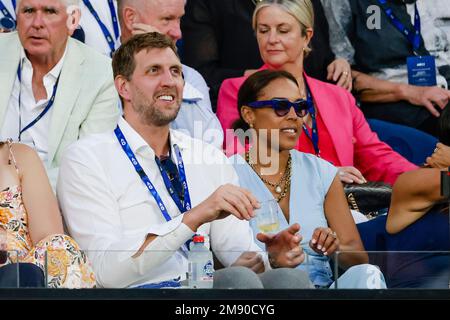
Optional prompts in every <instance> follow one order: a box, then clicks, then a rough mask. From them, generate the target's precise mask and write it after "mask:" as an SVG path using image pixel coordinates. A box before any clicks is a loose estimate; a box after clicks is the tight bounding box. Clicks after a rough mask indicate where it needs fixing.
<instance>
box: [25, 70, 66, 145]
mask: <svg viewBox="0 0 450 320" xmlns="http://www.w3.org/2000/svg"><path fill="white" fill-rule="evenodd" d="M60 76H61V73H60V74H59V75H58V78H57V79H56V82H55V85H54V86H53V92H52V96H51V97H50V99H49V101H48V103H47V105H46V106H45V108H44V110H42V112H41V113H40V114H39V115H38V116H37V117H36V118H35V119H34V120H33V121H31V122H30V123H29V124H27V125H26V126H25V127H24V128H23V129H21V128H20V127H21V126H22V123H21V121H20V120H19V141H20V140H21V138H22V133H24V132H25V131H27V130H28V129H30V128H31V127H33V126H34V125H35V124H36V123H38V122H39V120H41V119H42V117H44V116H45V115H46V113H47V112H48V111H49V110H50V109H51V107H52V106H53V104H54V103H55V97H56V91H57V90H58V83H59V77H60ZM17 77H18V79H19V86H20V88H22V69H21V66H20V64H19V68H18V69H17ZM21 91H22V90H20V91H19V113H20V107H21ZM19 117H20V116H19Z"/></svg>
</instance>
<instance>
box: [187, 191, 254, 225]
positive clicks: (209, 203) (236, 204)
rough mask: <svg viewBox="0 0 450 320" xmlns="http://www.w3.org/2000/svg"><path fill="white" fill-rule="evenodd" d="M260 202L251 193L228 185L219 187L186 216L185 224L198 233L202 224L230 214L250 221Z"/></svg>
mask: <svg viewBox="0 0 450 320" xmlns="http://www.w3.org/2000/svg"><path fill="white" fill-rule="evenodd" d="M259 207H260V205H259V202H258V200H257V199H256V198H255V196H253V195H252V194H251V192H250V191H248V190H246V189H244V188H241V187H238V186H235V185H232V184H226V185H223V186H221V187H219V188H218V189H217V190H216V191H214V193H213V194H211V195H210V196H209V197H208V198H207V199H206V200H205V201H203V202H202V203H200V204H199V205H198V206H196V207H195V208H193V209H191V210H189V211H188V212H186V213H185V214H184V217H183V222H184V223H185V224H186V225H187V226H188V227H190V228H191V230H193V231H196V230H197V229H198V227H200V226H201V225H202V224H204V223H207V222H211V221H214V220H217V219H223V218H226V217H227V216H229V215H230V214H232V215H234V216H235V217H236V218H238V219H240V220H250V219H251V218H253V217H254V216H255V213H254V209H257V208H259Z"/></svg>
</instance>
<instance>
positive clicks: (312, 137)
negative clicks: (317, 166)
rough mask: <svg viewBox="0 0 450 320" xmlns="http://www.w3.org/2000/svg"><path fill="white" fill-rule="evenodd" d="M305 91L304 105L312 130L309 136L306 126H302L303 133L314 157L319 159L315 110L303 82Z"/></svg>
mask: <svg viewBox="0 0 450 320" xmlns="http://www.w3.org/2000/svg"><path fill="white" fill-rule="evenodd" d="M305 89H306V104H307V105H308V113H309V114H310V115H311V121H312V128H311V134H310V133H309V131H308V128H307V127H306V125H305V124H303V132H305V134H306V136H307V137H308V138H309V140H311V142H312V144H313V147H314V152H315V154H316V156H318V157H320V149H319V132H318V129H317V117H316V110H315V109H314V101H313V99H312V96H311V91H310V90H309V87H308V84H307V82H306V80H305Z"/></svg>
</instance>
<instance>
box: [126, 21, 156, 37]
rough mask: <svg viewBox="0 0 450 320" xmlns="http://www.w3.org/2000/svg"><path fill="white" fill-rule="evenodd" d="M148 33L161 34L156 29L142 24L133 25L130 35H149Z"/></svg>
mask: <svg viewBox="0 0 450 320" xmlns="http://www.w3.org/2000/svg"><path fill="white" fill-rule="evenodd" d="M149 32H158V33H161V32H160V31H159V30H158V29H157V28H155V27H153V26H151V25H149V24H144V23H133V30H132V31H131V33H132V34H133V36H135V35H137V34H143V33H149Z"/></svg>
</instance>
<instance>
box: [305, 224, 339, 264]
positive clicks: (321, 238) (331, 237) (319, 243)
mask: <svg viewBox="0 0 450 320" xmlns="http://www.w3.org/2000/svg"><path fill="white" fill-rule="evenodd" d="M309 246H310V247H311V249H313V250H314V251H315V252H316V253H318V254H321V255H325V256H329V257H330V256H332V255H333V253H335V252H336V251H338V250H339V239H338V238H337V235H336V232H333V231H332V230H331V229H330V228H316V229H315V230H314V233H313V235H312V238H311V240H310V241H309Z"/></svg>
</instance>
